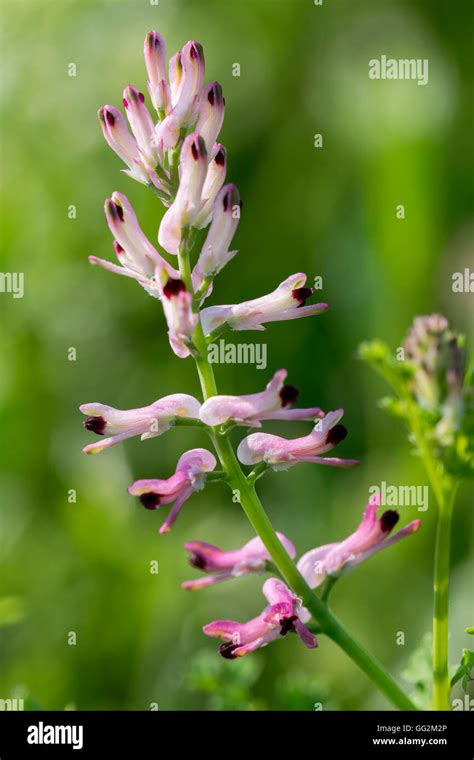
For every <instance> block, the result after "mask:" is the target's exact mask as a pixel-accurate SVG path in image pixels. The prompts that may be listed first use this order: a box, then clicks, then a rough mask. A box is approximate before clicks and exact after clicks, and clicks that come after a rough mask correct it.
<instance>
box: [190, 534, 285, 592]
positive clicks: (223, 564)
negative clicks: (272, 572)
mask: <svg viewBox="0 0 474 760" xmlns="http://www.w3.org/2000/svg"><path fill="white" fill-rule="evenodd" d="M277 536H278V538H279V539H280V541H281V543H282V544H283V546H284V547H285V549H286V551H287V553H288V554H289V555H290V557H291V558H292V559H294V558H295V556H296V550H295V547H294V546H293V544H292V543H291V541H290V540H289V539H288V538H286V536H284V535H283V534H282V533H277ZM184 548H185V549H186V550H187V551H188V552H189V553H190V557H189V562H190V564H191V565H192V566H193V567H197V568H198V569H199V570H202V571H203V572H205V573H212V575H208V576H207V577H204V578H198V579H197V580H193V581H185V582H184V583H183V584H182V588H185V589H192V590H193V591H194V590H196V589H200V588H204V587H207V586H212V585H214V584H215V583H219V582H220V581H225V580H227V579H229V578H237V577H240V576H241V575H248V574H250V573H259V572H263V571H264V570H265V567H266V562H267V561H270V560H271V556H270V554H269V553H268V551H267V549H266V548H265V546H264V544H263V542H262V540H261V539H260V538H258V537H256V538H252V539H251V541H248V542H247V543H246V544H244V546H242V547H241V548H240V549H233V550H231V551H222V549H219V548H218V547H217V546H212V544H206V543H204V541H190V542H188V543H187V544H185V545H184Z"/></svg>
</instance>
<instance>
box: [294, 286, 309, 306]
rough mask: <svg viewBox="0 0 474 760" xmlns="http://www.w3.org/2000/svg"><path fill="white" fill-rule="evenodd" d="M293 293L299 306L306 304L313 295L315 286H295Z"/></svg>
mask: <svg viewBox="0 0 474 760" xmlns="http://www.w3.org/2000/svg"><path fill="white" fill-rule="evenodd" d="M291 295H292V296H293V298H294V299H295V301H298V305H299V306H304V305H305V303H306V300H307V299H308V298H309V297H310V296H312V295H313V288H295V289H294V290H292V291H291Z"/></svg>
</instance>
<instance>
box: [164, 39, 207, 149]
mask: <svg viewBox="0 0 474 760" xmlns="http://www.w3.org/2000/svg"><path fill="white" fill-rule="evenodd" d="M203 78H204V53H203V50H202V46H201V45H200V44H199V42H194V41H190V42H187V43H186V45H185V46H184V47H183V49H182V50H180V51H179V52H178V53H176V54H175V55H174V56H173V57H172V58H171V60H170V64H169V81H170V85H169V92H170V106H171V110H169V109H168V115H167V116H166V118H165V119H164V120H163V121H162V122H161V123H160V124H159V125H158V126H157V129H156V134H157V137H158V139H159V140H160V141H161V142H162V143H163V146H164V147H165V148H173V147H174V146H175V145H176V143H177V142H178V139H179V135H180V130H181V129H182V128H183V127H188V126H190V125H191V124H192V122H193V121H194V120H195V118H196V115H197V110H198V105H199V95H200V92H201V87H202V82H203Z"/></svg>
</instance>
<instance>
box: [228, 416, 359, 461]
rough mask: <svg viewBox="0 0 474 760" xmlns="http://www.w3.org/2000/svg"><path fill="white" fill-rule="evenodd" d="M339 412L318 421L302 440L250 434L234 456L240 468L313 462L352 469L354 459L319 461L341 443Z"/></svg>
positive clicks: (342, 438)
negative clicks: (261, 463) (264, 464)
mask: <svg viewBox="0 0 474 760" xmlns="http://www.w3.org/2000/svg"><path fill="white" fill-rule="evenodd" d="M343 414H344V410H343V409H338V410H337V411H335V412H328V414H326V416H325V417H323V418H322V419H321V420H318V421H317V423H316V425H315V426H314V428H313V430H312V432H311V433H310V434H309V435H305V436H303V437H302V438H293V439H290V440H288V439H287V438H281V437H280V436H278V435H270V434H269V433H252V435H249V436H247V438H244V439H243V441H241V443H240V445H239V448H238V449H237V456H238V458H239V459H240V461H241V462H242V464H257V463H258V462H267V464H269V465H272V467H274V468H275V469H287V468H288V467H291V466H292V465H294V464H297V463H298V462H316V463H317V464H327V465H331V466H332V467H352V466H353V465H355V464H357V462H356V461H355V460H354V459H337V458H331V457H329V458H328V457H322V456H321V454H325V453H326V452H327V451H330V450H331V449H333V448H334V446H337V444H338V443H340V442H341V441H343V440H344V438H345V437H346V435H347V429H346V428H345V427H344V425H340V424H339V420H340V419H341V417H342V415H343Z"/></svg>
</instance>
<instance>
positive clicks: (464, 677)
mask: <svg viewBox="0 0 474 760" xmlns="http://www.w3.org/2000/svg"><path fill="white" fill-rule="evenodd" d="M473 669H474V652H471V650H469V649H463V650H462V657H461V662H460V665H459V667H458V669H457V670H456V672H455V674H454V675H453V677H452V678H451V686H454V685H455V684H456V683H457V682H458V681H461V686H462V688H463V691H467V687H468V685H469V683H470V682H471V681H474V675H473Z"/></svg>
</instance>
